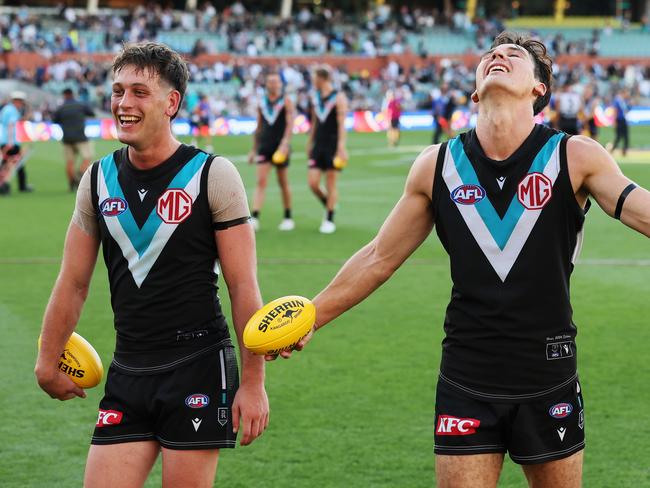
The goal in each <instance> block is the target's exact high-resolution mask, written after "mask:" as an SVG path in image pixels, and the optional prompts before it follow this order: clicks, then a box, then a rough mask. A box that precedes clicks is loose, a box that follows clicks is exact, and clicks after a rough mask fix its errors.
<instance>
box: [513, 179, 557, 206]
mask: <svg viewBox="0 0 650 488" xmlns="http://www.w3.org/2000/svg"><path fill="white" fill-rule="evenodd" d="M552 193H553V182H552V181H551V179H550V178H549V177H548V176H546V175H545V174H542V173H530V174H528V175H526V176H524V179H523V180H521V181H520V182H519V186H518V187H517V199H518V200H519V202H520V203H521V204H522V205H523V206H524V207H526V208H527V209H528V210H540V209H542V208H543V207H544V205H546V204H547V203H548V202H549V200H550V199H551V195H552Z"/></svg>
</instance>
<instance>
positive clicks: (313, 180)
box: [307, 168, 322, 188]
mask: <svg viewBox="0 0 650 488" xmlns="http://www.w3.org/2000/svg"><path fill="white" fill-rule="evenodd" d="M321 175H322V171H321V170H320V169H318V168H309V170H308V171H307V183H309V186H310V187H311V188H315V187H318V185H320V179H321Z"/></svg>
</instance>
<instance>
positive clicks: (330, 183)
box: [307, 66, 348, 234]
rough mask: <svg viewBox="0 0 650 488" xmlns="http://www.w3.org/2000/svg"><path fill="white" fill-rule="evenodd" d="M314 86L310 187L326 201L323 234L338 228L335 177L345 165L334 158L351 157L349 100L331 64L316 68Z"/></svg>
mask: <svg viewBox="0 0 650 488" xmlns="http://www.w3.org/2000/svg"><path fill="white" fill-rule="evenodd" d="M314 89H315V92H314V94H313V97H312V117H311V121H312V124H311V130H310V132H309V138H308V140H307V159H308V160H309V172H308V174H307V181H308V183H309V188H310V189H311V191H312V192H313V193H314V195H316V197H317V198H318V199H319V200H320V201H321V202H322V203H323V205H325V208H326V210H327V213H326V214H325V219H324V220H323V222H322V223H321V225H320V228H319V231H320V232H321V233H322V234H332V233H334V232H335V231H336V225H335V224H334V209H335V208H336V202H337V201H338V190H337V187H336V180H337V176H338V172H339V171H341V169H342V168H340V167H339V168H337V167H335V166H334V160H335V159H336V158H339V160H342V161H346V162H347V160H348V152H347V149H346V148H345V142H346V132H345V116H346V114H347V111H348V100H347V97H346V96H345V94H344V93H343V92H339V91H337V90H335V89H334V86H333V84H332V74H331V72H330V69H329V67H326V66H322V67H320V68H317V69H316V70H315V71H314ZM323 173H325V190H323V189H322V188H321V178H322V175H323Z"/></svg>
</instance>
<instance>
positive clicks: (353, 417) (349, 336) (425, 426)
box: [0, 128, 650, 488]
mask: <svg viewBox="0 0 650 488" xmlns="http://www.w3.org/2000/svg"><path fill="white" fill-rule="evenodd" d="M603 136H604V137H603V142H606V141H607V140H609V139H611V131H606V132H605V133H604V135H603ZM429 140H430V134H429V133H424V132H420V133H418V132H412V133H405V134H404V135H403V140H402V145H401V146H400V147H399V148H398V149H397V150H389V149H386V146H385V138H384V135H383V134H369V135H361V134H352V135H351V136H350V141H349V149H350V153H351V162H350V166H349V168H348V169H347V170H346V171H345V172H344V173H343V174H342V177H341V185H340V194H341V202H340V208H339V211H338V214H337V225H338V231H337V233H336V234H334V235H321V234H319V233H318V232H317V229H318V225H319V223H320V220H321V218H322V208H321V206H320V204H319V203H317V202H316V201H315V199H314V198H313V197H312V196H311V195H310V194H309V192H308V189H307V185H306V169H305V157H304V155H303V154H302V147H304V138H301V137H298V138H296V140H295V141H294V152H295V155H294V164H293V165H292V166H291V169H290V174H291V179H292V184H293V191H294V197H295V205H294V208H295V210H294V213H295V219H296V222H297V229H296V230H295V231H294V232H292V233H280V232H279V231H277V230H276V227H277V224H278V223H279V221H280V220H281V217H282V212H281V208H280V198H279V192H278V190H277V185H275V182H273V181H272V182H271V184H270V187H269V191H268V198H267V204H266V206H265V208H264V211H263V213H262V218H261V221H262V229H261V231H260V232H259V233H258V235H257V237H258V254H259V281H260V285H261V289H262V293H263V297H264V299H265V300H266V301H268V300H270V299H272V298H276V297H279V296H282V295H286V294H301V295H305V296H308V297H311V296H313V295H314V294H316V293H317V292H318V291H319V290H320V289H321V288H322V287H323V286H325V285H326V284H327V283H328V281H329V280H330V279H331V278H332V277H333V275H334V274H335V273H336V271H337V270H338V268H339V267H340V265H341V264H342V263H343V261H344V260H345V259H346V258H347V257H349V256H350V255H351V254H352V253H353V252H354V251H355V250H356V249H358V248H359V247H360V246H362V245H363V244H365V243H366V242H367V241H368V240H370V239H371V238H372V237H373V236H374V234H375V232H376V230H377V229H378V228H379V226H380V225H381V223H382V221H383V219H384V218H385V216H386V215H387V214H388V212H389V210H390V209H391V207H392V205H393V204H394V202H395V201H396V200H397V198H398V197H399V195H400V193H401V191H402V187H403V183H404V179H405V176H406V174H407V171H408V169H409V166H410V163H411V162H412V160H413V159H414V157H415V155H416V154H417V153H418V152H419V150H421V149H422V148H423V147H424V146H425V145H426V144H428V142H429ZM632 142H633V143H635V144H636V145H637V146H639V147H642V146H648V145H650V128H634V129H633V132H632ZM214 145H215V148H216V151H217V152H219V153H221V154H223V155H225V156H227V157H230V158H231V159H232V160H233V161H234V162H235V163H236V164H237V166H238V168H239V169H240V171H241V173H242V176H243V178H244V181H245V182H246V187H247V190H248V192H249V195H251V194H252V190H253V188H254V169H253V167H251V166H248V165H246V164H245V154H246V153H247V151H248V147H249V138H247V137H227V138H218V139H215V140H214ZM33 147H34V151H35V152H34V155H33V157H32V159H31V160H30V162H29V173H30V178H31V182H32V183H33V185H34V186H35V188H36V192H35V193H33V194H17V193H14V194H12V195H11V196H10V197H8V198H2V199H0V219H1V220H0V224H1V227H0V333H1V334H2V341H0V364H1V366H2V371H3V373H4V375H5V376H4V380H3V381H2V395H0V439H2V443H1V445H0V486H2V487H4V488H9V487H73V486H81V480H82V477H83V469H84V463H85V457H86V452H87V449H88V443H89V438H90V435H91V432H92V430H93V426H94V423H95V421H96V418H97V403H98V401H99V399H100V398H101V396H102V392H103V388H95V389H92V390H88V398H87V399H86V400H74V401H69V402H58V401H54V400H51V399H50V398H49V397H48V396H47V395H45V394H44V393H43V392H42V391H40V390H39V388H38V386H37V384H36V382H35V380H34V376H33V364H34V359H35V356H36V338H37V336H38V333H39V329H40V325H41V318H42V315H43V310H44V308H45V304H46V302H47V299H48V297H49V293H50V290H51V288H52V285H53V282H54V280H55V277H56V275H57V271H58V267H59V260H60V255H61V251H62V243H63V238H64V233H65V230H66V227H67V225H68V221H69V218H70V215H71V212H72V209H73V205H74V197H73V195H72V194H70V193H69V192H68V191H67V188H66V182H65V177H64V172H63V162H62V148H61V146H60V145H59V144H58V143H37V144H34V145H33ZM113 147H115V144H113V143H107V142H99V143H97V145H96V153H97V155H100V154H104V153H106V152H108V151H110V150H111V149H112V148H113ZM649 163H650V157H648V154H647V153H643V152H635V153H632V154H631V155H630V156H628V157H627V158H626V159H625V161H624V162H622V168H623V170H624V171H625V172H626V174H628V175H629V176H630V177H631V178H633V179H634V180H636V181H637V182H638V183H640V184H642V185H644V186H646V187H650V164H649ZM587 221H588V223H587V229H586V243H585V247H584V250H583V254H582V259H583V261H582V264H581V265H579V266H578V267H577V269H576V271H575V273H574V277H573V282H572V285H573V286H572V292H573V304H574V310H575V321H576V323H577V325H578V328H579V331H580V334H579V336H578V347H579V351H580V354H579V364H580V373H581V379H582V383H583V387H584V393H585V398H586V430H587V450H586V458H585V459H586V461H585V475H584V477H585V483H584V485H585V486H586V487H589V488H591V487H615V488H622V487H630V488H638V487H644V486H645V487H649V486H650V441H649V440H648V439H650V416H649V414H648V412H649V410H650V388H648V380H649V378H650V361H649V360H648V355H647V350H648V344H650V327H648V325H650V324H649V322H650V320H649V318H648V317H649V316H650V305H649V301H648V298H649V297H650V245H649V244H650V242H649V241H648V239H647V238H645V237H643V236H641V235H637V234H635V233H634V232H633V231H631V230H629V229H627V228H625V227H624V226H623V225H621V224H620V223H618V222H616V221H614V220H612V219H609V218H608V217H607V216H606V215H605V214H604V213H603V212H602V211H601V210H600V209H599V208H597V207H596V206H594V207H593V208H592V210H591V211H590V212H589V215H588V219H587ZM449 293H450V279H449V271H448V260H447V257H446V255H445V254H444V252H443V250H442V248H441V246H440V245H439V243H438V241H437V240H436V239H435V238H434V237H431V238H429V240H427V242H426V243H425V244H424V245H423V246H422V247H421V248H420V249H419V250H418V251H417V252H416V253H415V254H414V255H413V257H412V258H411V259H410V260H409V261H408V262H407V263H406V264H405V265H404V266H403V267H402V268H401V269H400V270H399V271H398V272H397V273H396V274H395V276H394V277H393V278H392V280H391V281H389V282H388V283H387V284H386V285H384V286H383V287H382V288H380V289H379V290H378V291H377V292H376V293H375V294H374V295H372V296H371V297H370V298H369V299H367V300H366V301H365V302H363V303H362V304H360V305H359V306H357V307H356V308H355V309H353V310H351V311H350V312H348V313H347V314H345V315H343V316H342V317H341V318H339V319H338V320H336V321H335V322H334V323H333V324H331V325H330V326H328V327H327V328H326V329H324V330H323V331H321V332H319V333H318V335H317V336H316V338H315V339H314V340H313V341H312V343H311V344H310V345H309V347H308V349H307V350H306V351H305V352H303V353H301V354H297V355H296V356H295V357H294V358H293V359H292V360H290V361H276V362H274V363H271V364H269V365H268V367H267V391H268V394H269V398H270V402H271V424H270V426H269V428H268V430H267V431H266V433H265V434H264V435H263V437H261V438H260V439H259V440H257V441H256V442H255V443H254V444H253V445H252V446H249V447H246V448H238V449H236V450H226V451H223V452H222V456H221V459H220V467H219V472H218V475H217V481H218V484H219V485H223V486H228V487H277V486H283V487H309V488H314V487H364V488H366V487H399V488H401V487H404V488H416V487H432V486H434V485H435V482H434V471H433V464H434V456H433V448H432V446H433V426H432V424H433V411H434V393H435V383H436V376H437V370H438V365H439V360H440V342H441V339H442V321H443V317H444V310H445V307H446V305H447V301H448V299H449ZM220 294H221V296H222V298H223V299H224V305H225V309H226V310H228V311H229V305H228V304H227V293H226V291H225V290H224V289H223V288H222V289H221V293H220ZM77 330H78V331H79V332H80V333H81V334H82V335H84V336H85V337H86V338H88V339H89V340H90V341H91V342H92V343H93V345H94V346H95V347H96V348H97V349H98V351H99V352H100V355H101V356H102V360H103V361H104V365H105V366H106V367H107V366H108V364H109V363H110V360H111V353H112V350H113V341H114V331H113V327H112V314H111V309H110V302H109V295H108V286H107V279H106V271H105V268H104V265H103V262H101V260H100V263H99V265H98V266H97V271H96V273H95V276H94V279H93V283H92V287H91V292H90V296H89V298H88V301H87V303H86V306H85V309H84V312H83V315H82V318H81V321H80V323H79V326H78V329H77ZM160 482H161V471H160V465H159V464H157V465H156V467H155V468H154V471H153V473H152V475H151V476H150V479H149V481H148V483H147V486H150V487H154V486H160ZM500 486H503V487H520V486H525V481H524V477H523V475H522V474H521V470H520V469H519V468H518V467H517V466H516V465H514V464H513V463H512V462H510V461H509V460H507V461H506V466H505V469H504V472H503V475H502V479H501V484H500Z"/></svg>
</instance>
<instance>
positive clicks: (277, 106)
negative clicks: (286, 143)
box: [258, 95, 287, 153]
mask: <svg viewBox="0 0 650 488" xmlns="http://www.w3.org/2000/svg"><path fill="white" fill-rule="evenodd" d="M284 100H285V98H284V95H281V96H280V98H278V99H277V100H275V101H274V102H272V101H271V100H270V99H269V97H268V95H264V99H263V100H262V103H261V105H260V107H259V111H260V114H261V115H262V130H261V131H260V133H259V140H258V146H259V147H260V152H261V153H264V152H270V153H272V152H274V150H275V148H277V147H278V146H279V145H280V141H281V140H282V137H283V136H284V131H285V130H286V128H287V117H286V108H285V104H284Z"/></svg>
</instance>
